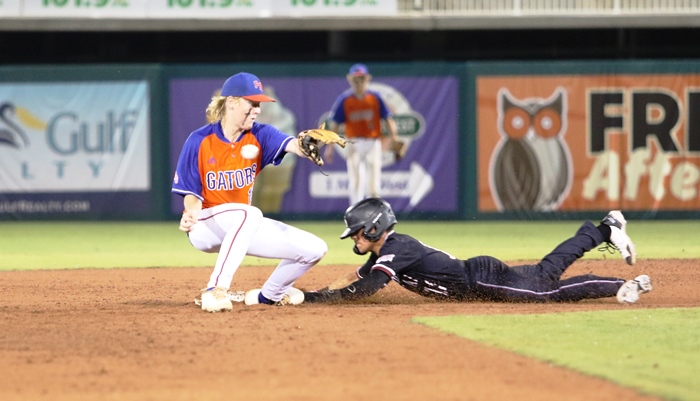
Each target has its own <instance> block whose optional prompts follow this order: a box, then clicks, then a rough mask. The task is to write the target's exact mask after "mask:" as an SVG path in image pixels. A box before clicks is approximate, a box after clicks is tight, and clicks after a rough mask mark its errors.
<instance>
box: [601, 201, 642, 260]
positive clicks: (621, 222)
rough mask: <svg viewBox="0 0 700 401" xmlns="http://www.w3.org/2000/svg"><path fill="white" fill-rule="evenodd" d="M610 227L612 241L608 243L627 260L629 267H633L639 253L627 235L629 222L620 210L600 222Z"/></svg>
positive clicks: (612, 212)
mask: <svg viewBox="0 0 700 401" xmlns="http://www.w3.org/2000/svg"><path fill="white" fill-rule="evenodd" d="M600 222H601V223H602V224H605V225H607V226H609V227H610V239H609V240H608V243H610V244H612V245H613V246H614V247H615V248H617V250H618V251H620V254H621V255H622V258H623V259H625V261H626V262H627V264H628V265H633V264H635V263H636V262H637V252H636V251H635V250H634V244H633V243H632V240H631V239H630V237H629V236H628V235H627V220H625V217H624V216H623V215H622V212H620V211H619V210H613V211H611V212H610V213H608V215H607V216H605V218H603V220H601V221H600Z"/></svg>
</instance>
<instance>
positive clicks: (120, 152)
mask: <svg viewBox="0 0 700 401" xmlns="http://www.w3.org/2000/svg"><path fill="white" fill-rule="evenodd" d="M149 104H150V99H149V88H148V83H147V82H145V81H134V82H132V81H129V82H72V83H2V84H0V192H1V193H28V192H79V191H82V192H93V191H102V192H104V191H134V190H149V189H150V182H151V179H150V177H151V172H150V165H151V163H150V143H149V142H150V121H149V120H150V117H149V110H150V109H149Z"/></svg>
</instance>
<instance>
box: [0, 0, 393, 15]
mask: <svg viewBox="0 0 700 401" xmlns="http://www.w3.org/2000/svg"><path fill="white" fill-rule="evenodd" d="M396 14H397V4H396V0H4V1H0V17H4V16H23V17H42V18H130V19H145V18H155V19H158V18H162V19H167V18H184V19H198V18H201V19H209V18H215V19H236V18H248V17H253V18H270V17H320V16H338V17H356V16H363V15H365V16H380V15H381V16H386V15H396Z"/></svg>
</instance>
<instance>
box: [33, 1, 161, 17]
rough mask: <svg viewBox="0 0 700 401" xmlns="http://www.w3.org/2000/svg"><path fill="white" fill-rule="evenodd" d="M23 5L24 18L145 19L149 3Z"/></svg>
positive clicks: (88, 2)
mask: <svg viewBox="0 0 700 401" xmlns="http://www.w3.org/2000/svg"><path fill="white" fill-rule="evenodd" d="M163 1H164V0H163ZM22 3H23V4H22V16H24V17H42V18H145V17H146V11H147V7H148V3H149V1H148V0H22Z"/></svg>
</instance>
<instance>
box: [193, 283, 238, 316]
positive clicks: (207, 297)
mask: <svg viewBox="0 0 700 401" xmlns="http://www.w3.org/2000/svg"><path fill="white" fill-rule="evenodd" d="M201 302H202V310H203V311H206V312H221V311H230V310H231V309H233V304H232V303H231V300H230V299H228V296H227V290H226V288H223V287H212V288H205V289H204V290H202V301H201Z"/></svg>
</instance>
